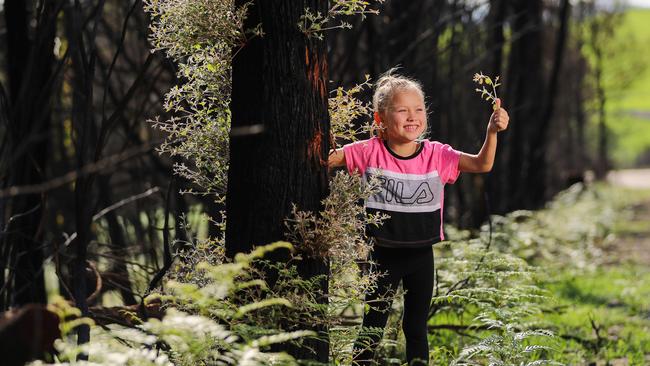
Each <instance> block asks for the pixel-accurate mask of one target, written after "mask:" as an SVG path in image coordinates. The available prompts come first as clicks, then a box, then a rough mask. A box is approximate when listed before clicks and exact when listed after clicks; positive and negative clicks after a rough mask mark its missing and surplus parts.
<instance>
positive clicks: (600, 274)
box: [578, 169, 650, 366]
mask: <svg viewBox="0 0 650 366" xmlns="http://www.w3.org/2000/svg"><path fill="white" fill-rule="evenodd" d="M607 180H608V182H609V183H610V184H611V185H612V186H614V187H617V188H620V189H623V190H625V191H627V192H629V193H630V194H631V195H632V196H635V195H636V196H637V197H638V199H636V198H634V199H632V200H631V201H632V202H633V203H631V204H630V205H629V206H627V210H628V213H627V215H625V216H626V217H625V219H624V220H619V221H617V222H616V223H615V225H614V228H615V229H614V233H615V237H616V239H614V240H613V241H611V243H610V244H609V245H607V246H606V247H604V248H603V252H604V253H603V254H604V255H603V256H604V257H605V258H607V259H606V260H604V261H603V262H602V267H601V268H600V269H599V270H598V271H597V272H596V273H595V274H594V273H592V274H590V276H593V277H592V278H591V279H582V280H578V282H579V283H582V284H583V285H584V284H590V285H588V286H586V287H583V290H585V291H586V292H585V293H584V294H583V295H587V293H589V295H588V297H592V296H593V298H597V297H599V298H601V299H607V300H606V301H604V302H603V303H600V304H598V305H597V306H595V307H594V308H592V309H591V311H593V312H595V313H599V314H600V315H601V318H600V321H601V325H602V326H603V327H602V329H603V331H604V332H603V333H605V334H606V338H608V339H609V341H610V342H616V341H623V342H625V343H630V344H635V346H634V347H630V349H628V351H632V349H634V351H636V352H639V351H641V350H643V351H642V352H643V353H645V357H643V356H641V355H639V354H638V353H637V354H636V357H633V356H623V357H621V355H620V354H619V355H618V356H614V355H613V354H609V355H608V352H606V351H605V352H602V353H601V355H600V356H601V357H599V359H600V361H598V362H596V363H590V364H589V365H598V366H600V365H611V366H626V365H650V354H649V352H648V350H649V349H650V345H649V344H648V339H647V337H646V336H644V335H642V333H644V332H645V333H646V335H647V332H648V331H650V329H649V328H648V324H649V323H650V298H648V295H649V291H650V288H649V286H648V283H647V281H648V280H649V279H650V169H629V170H619V171H614V172H612V173H610V174H609V176H608V179H607ZM592 286H593V287H592ZM596 302H597V301H596ZM593 305H596V304H595V303H594V304H593ZM632 324H634V325H632ZM605 334H604V335H603V336H604V337H605ZM592 335H593V334H592ZM598 337H600V336H598ZM614 348H618V351H619V352H620V351H621V350H622V348H626V347H625V346H622V347H618V346H617V347H614ZM603 351H604V350H603ZM614 353H618V352H614ZM609 356H612V357H611V358H610V357H609ZM603 359H604V360H603Z"/></svg>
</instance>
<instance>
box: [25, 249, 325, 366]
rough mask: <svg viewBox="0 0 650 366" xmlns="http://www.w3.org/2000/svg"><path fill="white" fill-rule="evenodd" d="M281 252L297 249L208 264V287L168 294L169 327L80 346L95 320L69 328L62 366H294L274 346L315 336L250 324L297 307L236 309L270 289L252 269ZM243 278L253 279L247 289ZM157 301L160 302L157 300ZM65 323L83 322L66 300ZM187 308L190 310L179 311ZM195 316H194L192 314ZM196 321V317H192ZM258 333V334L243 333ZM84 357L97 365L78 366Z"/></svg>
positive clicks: (154, 323) (270, 302) (95, 333)
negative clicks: (81, 331) (80, 335)
mask: <svg viewBox="0 0 650 366" xmlns="http://www.w3.org/2000/svg"><path fill="white" fill-rule="evenodd" d="M280 248H284V249H291V248H292V246H291V245H290V244H289V243H287V242H277V243H274V244H271V245H267V246H263V247H258V248H257V249H255V250H254V251H253V252H252V253H250V254H240V255H237V257H236V258H235V260H234V262H232V263H224V264H221V265H217V266H213V265H209V264H201V265H199V266H198V268H199V270H201V271H205V274H206V278H207V281H206V284H205V285H204V286H198V285H195V284H191V283H179V282H174V281H169V282H168V283H167V285H168V286H169V289H170V291H171V293H172V294H173V295H162V296H160V298H161V299H162V300H163V303H170V304H176V306H172V307H170V308H169V309H167V311H166V314H165V316H164V318H163V319H162V320H157V319H150V320H147V321H146V322H143V323H141V324H140V325H139V326H137V327H136V328H131V329H128V328H123V327H120V326H110V327H109V328H108V329H106V330H105V329H103V328H100V327H92V337H91V341H90V342H89V343H87V344H84V345H81V346H78V345H76V342H75V340H74V337H71V335H72V330H73V329H74V327H75V326H77V325H79V324H80V323H88V322H90V323H92V321H90V320H88V319H83V318H82V319H75V320H71V321H63V322H62V325H61V331H62V334H63V339H62V340H60V341H58V342H57V343H56V348H57V350H58V351H59V352H60V355H59V356H58V357H57V359H58V360H57V361H58V362H57V363H56V364H61V363H63V362H69V364H73V365H74V364H78V365H107V366H109V365H110V366H113V365H127V364H128V365H172V364H174V365H188V366H190V365H191V366H196V365H251V366H252V365H272V364H282V365H290V364H294V363H295V361H293V359H292V358H291V357H290V356H288V355H286V354H283V353H273V352H268V346H269V345H272V344H275V343H280V342H286V341H290V340H294V339H298V338H301V337H305V336H310V335H313V332H309V331H301V330H296V331H290V332H287V331H282V330H276V329H273V328H268V329H263V323H250V322H249V323H246V322H245V320H246V319H249V320H251V319H255V320H257V319H259V318H254V317H251V314H253V313H257V312H269V311H271V310H269V309H273V308H287V307H292V304H291V302H290V301H288V300H286V299H281V298H276V299H273V298H267V299H265V300H262V301H255V300H253V301H252V302H250V303H248V304H247V305H244V306H237V304H236V303H235V301H236V299H237V297H238V296H239V295H238V293H240V292H241V291H242V290H244V289H250V288H253V287H256V288H260V289H264V288H265V282H264V281H260V280H256V279H255V276H254V274H255V273H256V271H255V270H254V269H253V264H254V262H255V261H257V260H260V258H262V257H263V256H264V255H265V254H266V253H268V252H271V251H273V250H278V249H280ZM242 279H247V280H246V281H243V282H242ZM154 297H155V296H154ZM55 305H56V307H55V308H56V309H57V313H59V316H60V318H61V319H67V318H68V317H69V316H70V315H73V316H79V312H78V311H76V309H72V308H70V307H69V305H67V303H66V302H65V301H63V300H61V301H58V302H57V303H56V304H55ZM177 308H182V309H184V310H186V311H182V310H178V309H177ZM188 311H189V312H188ZM193 314H194V315H193ZM246 327H248V328H254V329H255V332H245V331H242V329H244V328H246ZM81 353H85V354H88V355H89V356H90V360H89V361H88V362H86V361H75V360H76V358H77V356H78V355H79V354H81ZM34 364H35V365H43V363H41V362H37V363H34Z"/></svg>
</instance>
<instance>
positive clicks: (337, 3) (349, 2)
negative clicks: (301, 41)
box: [298, 0, 384, 39]
mask: <svg viewBox="0 0 650 366" xmlns="http://www.w3.org/2000/svg"><path fill="white" fill-rule="evenodd" d="M373 2H374V3H378V4H381V3H383V2H384V0H370V1H364V0H332V4H331V6H330V8H329V10H328V12H327V14H322V13H321V12H316V13H313V12H311V10H310V9H305V14H304V15H303V16H301V17H300V22H299V23H298V29H300V31H301V32H303V33H305V34H306V35H307V36H308V37H315V38H318V39H323V32H324V31H326V30H331V29H337V28H341V29H352V24H350V23H348V22H346V21H343V20H341V21H340V22H339V24H337V25H330V24H332V23H333V22H334V21H339V18H341V17H344V16H346V17H349V16H353V15H361V17H362V18H365V17H366V15H368V14H379V10H376V9H371V8H369V7H370V4H371V3H373Z"/></svg>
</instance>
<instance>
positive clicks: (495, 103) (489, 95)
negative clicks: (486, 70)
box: [473, 72, 501, 111]
mask: <svg viewBox="0 0 650 366" xmlns="http://www.w3.org/2000/svg"><path fill="white" fill-rule="evenodd" d="M473 80H474V82H475V83H477V84H478V85H480V86H481V88H480V89H479V88H476V89H474V90H476V91H477V92H478V93H481V98H482V99H485V100H487V101H488V102H491V103H492V109H493V110H495V111H496V110H497V109H499V107H500V106H501V99H499V97H498V95H497V87H498V86H499V85H501V84H499V76H497V77H495V78H494V81H493V80H492V78H490V77H489V76H487V75H483V72H478V73H476V74H474V78H473ZM486 85H487V86H489V87H491V89H492V90H489V89H488V88H486V87H485V86H486Z"/></svg>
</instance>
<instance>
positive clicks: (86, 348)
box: [35, 184, 650, 365]
mask: <svg viewBox="0 0 650 366" xmlns="http://www.w3.org/2000/svg"><path fill="white" fill-rule="evenodd" d="M649 219H650V191H638V190H637V191H630V190H624V189H621V188H615V187H612V186H608V185H601V184H596V185H591V186H588V187H587V186H584V185H581V184H579V185H575V186H572V187H571V188H569V189H568V190H566V191H564V192H562V193H561V194H559V195H558V196H557V197H556V198H555V199H554V200H553V201H551V202H550V203H549V204H548V205H547V207H546V208H545V209H543V210H539V211H534V212H532V211H516V212H512V213H510V214H508V215H505V216H493V217H492V220H491V223H492V227H491V230H492V232H491V233H490V226H489V225H488V224H486V225H484V226H483V227H482V228H481V230H480V232H479V233H478V234H477V233H474V234H473V233H471V232H470V231H463V230H454V229H452V228H448V232H449V237H450V238H451V240H449V241H446V242H444V243H441V244H439V245H436V247H435V256H436V260H435V262H436V268H435V271H436V285H435V286H436V287H435V291H434V292H435V295H436V296H435V298H434V299H433V301H432V310H431V314H430V321H429V329H430V332H429V334H430V335H429V341H430V349H431V359H430V364H431V365H452V364H453V365H488V364H490V365H543V364H565V365H592V364H593V365H646V364H648V360H649V358H648V355H650V335H648V334H649V333H650V332H649V329H650V300H649V299H650V296H649V295H650V267H649V266H648V262H647V260H648V257H647V255H645V256H644V253H645V252H644V250H645V251H647V249H648V248H650V239H649V238H650V229H649V225H647V223H648V220H649ZM203 244H206V245H208V247H207V249H206V247H205V246H204V247H202V249H201V250H203V251H204V252H203V254H202V258H203V259H206V258H207V259H210V258H211V260H210V261H197V260H194V261H187V262H183V263H186V264H183V265H177V266H176V267H175V268H174V270H173V271H172V273H171V274H170V275H169V276H168V277H167V280H166V281H165V282H164V285H163V287H162V288H161V289H159V291H158V292H157V293H156V294H154V295H152V296H151V297H150V298H149V299H148V300H147V301H162V303H163V304H165V307H166V309H167V310H166V315H165V316H164V318H163V319H161V320H158V319H149V320H139V321H136V322H135V323H136V324H139V325H137V326H135V327H132V328H129V327H124V326H118V325H110V326H93V327H92V337H91V342H90V343H88V344H85V345H82V346H77V345H76V342H75V339H74V337H73V332H72V329H74V327H75V326H77V325H79V324H80V323H91V324H92V321H91V320H89V319H79V318H77V315H78V312H77V311H76V310H75V309H73V308H70V307H69V306H68V305H66V303H64V302H62V301H54V302H53V304H52V305H51V307H52V308H53V309H56V311H57V312H58V313H59V314H60V316H61V317H62V319H66V320H67V321H64V322H63V323H62V325H61V329H62V334H64V336H63V339H62V340H60V341H58V342H57V349H58V350H59V351H60V353H59V355H58V356H57V357H56V358H54V359H53V360H52V361H53V362H54V364H89V363H86V362H87V361H77V360H76V359H77V357H78V356H79V355H80V354H84V353H87V354H88V355H90V361H88V362H91V363H92V364H98V365H116V364H128V365H168V364H175V365H197V364H198V365H219V364H223V365H226V364H232V365H285V364H286V365H290V364H296V363H299V364H309V362H306V361H300V360H298V361H296V360H294V359H292V358H291V357H290V356H288V355H287V354H284V353H279V352H274V351H273V350H274V348H273V347H272V345H273V344H277V343H284V342H297V344H300V342H301V340H302V339H305V338H308V337H322V336H323V335H322V334H321V335H319V334H315V333H314V332H307V331H302V330H301V329H282V326H278V324H282V319H286V318H287V317H289V318H291V322H292V324H301V323H303V324H312V323H313V322H317V321H322V320H323V319H324V320H325V323H326V325H327V327H328V328H329V334H328V337H329V342H330V353H331V364H336V365H346V364H349V362H350V357H351V355H350V352H351V346H352V342H353V341H354V338H355V336H356V332H357V331H358V324H359V323H360V319H361V316H362V313H363V310H364V307H365V306H367V305H366V304H364V303H363V301H362V297H363V295H362V293H363V290H364V289H365V288H367V287H368V286H372V283H371V282H372V281H368V280H367V278H366V279H364V280H362V278H363V272H362V271H360V270H359V268H358V267H357V265H356V264H354V263H345V264H344V265H343V266H344V267H345V268H340V267H339V268H337V270H336V273H333V278H331V279H330V281H331V282H332V283H336V282H337V281H339V285H337V286H334V287H332V288H334V289H337V291H342V292H339V293H331V294H330V296H331V297H330V303H331V305H330V306H329V307H327V306H324V305H323V304H322V303H319V302H318V301H317V300H316V298H315V297H316V295H315V290H314V289H316V288H318V286H316V283H317V281H318V280H319V279H318V278H316V279H312V280H311V281H305V280H301V279H299V277H298V276H297V275H296V273H295V268H293V267H292V265H291V261H289V262H288V263H284V264H274V265H275V266H276V268H275V271H276V272H275V273H278V274H279V275H278V280H277V281H275V283H274V284H272V285H271V284H269V282H267V281H265V280H264V273H268V272H265V271H264V270H261V268H263V267H264V266H265V265H271V264H269V263H266V262H265V261H263V260H262V259H261V258H262V257H263V255H264V253H266V252H268V251H272V250H277V249H278V248H285V249H286V248H290V247H292V245H291V244H289V243H275V244H272V245H270V246H268V247H260V248H258V249H257V250H256V251H255V252H253V253H251V254H248V255H243V254H242V255H238V256H237V257H236V258H235V259H234V261H232V262H227V261H223V260H222V259H220V258H221V257H220V254H219V253H220V251H219V250H216V251H215V250H212V249H210V248H209V245H210V243H209V242H204V243H203ZM212 244H213V245H217V244H216V243H212ZM630 251H632V252H630ZM635 251H636V252H635ZM195 259H196V258H195ZM296 260H299V255H297V256H296ZM183 266H189V267H183ZM334 267H336V266H334ZM368 282H370V283H368ZM341 283H343V284H345V283H347V286H346V285H341ZM352 284H357V285H358V286H354V285H352ZM346 291H347V292H346ZM346 296H347V297H348V298H347V299H343V297H346ZM401 312H402V307H401V303H400V302H399V301H394V303H393V308H392V314H391V318H390V320H389V326H388V328H387V330H386V332H385V336H384V341H383V343H382V347H381V352H380V355H381V361H380V362H381V364H384V365H400V364H401V361H400V360H401V359H403V358H404V349H403V344H404V342H403V338H402V337H403V335H402V334H401V331H400V316H401ZM314 314H316V315H314ZM319 314H320V315H322V318H319V319H316V318H315V316H316V317H320V315H319ZM35 364H43V363H42V362H37V363H35Z"/></svg>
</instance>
